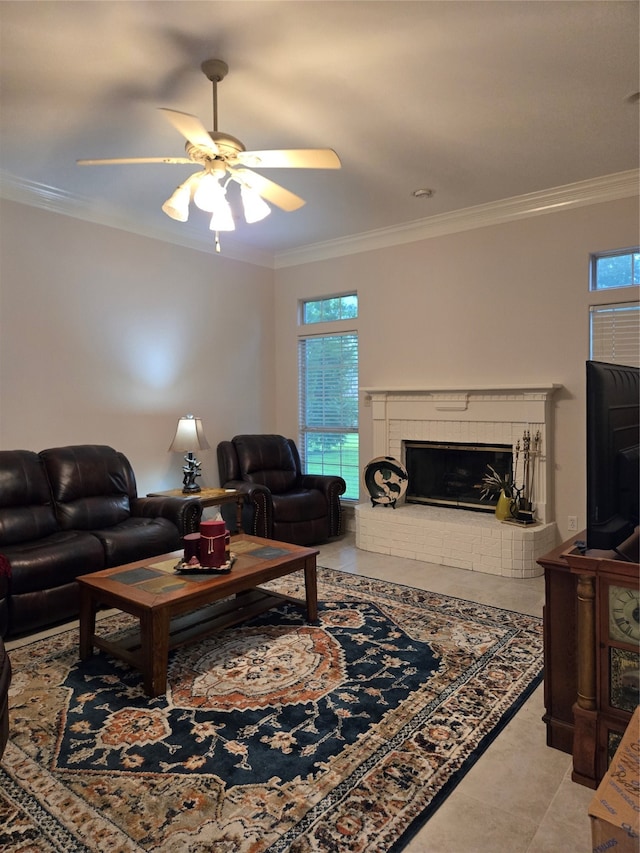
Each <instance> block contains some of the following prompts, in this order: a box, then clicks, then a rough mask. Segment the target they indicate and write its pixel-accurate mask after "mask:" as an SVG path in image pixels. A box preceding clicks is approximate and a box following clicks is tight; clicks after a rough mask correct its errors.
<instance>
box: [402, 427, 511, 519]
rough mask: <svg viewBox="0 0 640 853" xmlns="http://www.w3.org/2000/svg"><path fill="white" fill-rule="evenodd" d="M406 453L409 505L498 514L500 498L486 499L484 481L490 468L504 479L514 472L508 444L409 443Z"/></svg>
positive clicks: (405, 448) (406, 443)
mask: <svg viewBox="0 0 640 853" xmlns="http://www.w3.org/2000/svg"><path fill="white" fill-rule="evenodd" d="M404 451H405V467H406V469H407V473H408V475H409V484H408V487H407V493H406V501H407V502H408V503H422V504H433V505H435V506H446V507H456V508H459V509H473V510H479V511H486V512H494V510H495V506H496V501H497V496H495V497H491V496H489V497H487V498H486V499H484V500H483V499H482V497H481V494H482V490H483V486H482V478H483V477H484V475H485V474H487V473H488V472H489V468H488V466H489V465H491V467H492V468H494V469H495V470H496V471H497V472H498V473H499V474H501V475H503V474H506V473H507V472H510V471H511V461H512V448H511V446H510V445H506V444H500V445H495V444H462V443H460V444H458V443H455V442H446V443H438V442H431V441H405V442H404Z"/></svg>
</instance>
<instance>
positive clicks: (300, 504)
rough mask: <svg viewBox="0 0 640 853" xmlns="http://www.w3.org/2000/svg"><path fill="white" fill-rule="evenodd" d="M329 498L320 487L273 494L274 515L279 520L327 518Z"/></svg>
mask: <svg viewBox="0 0 640 853" xmlns="http://www.w3.org/2000/svg"><path fill="white" fill-rule="evenodd" d="M326 515H327V499H326V498H325V496H324V495H323V493H322V492H320V491H318V489H309V490H306V489H292V490H291V491H290V492H287V493H286V495H273V516H274V518H275V519H277V520H278V521H279V522H282V521H284V522H302V523H304V522H307V521H311V520H312V519H314V518H325V517H326Z"/></svg>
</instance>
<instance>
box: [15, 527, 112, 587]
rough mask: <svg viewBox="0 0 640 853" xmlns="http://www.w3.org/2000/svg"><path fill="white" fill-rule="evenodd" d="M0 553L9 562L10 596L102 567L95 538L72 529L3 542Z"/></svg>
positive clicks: (61, 583)
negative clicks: (19, 542) (18, 542)
mask: <svg viewBox="0 0 640 853" xmlns="http://www.w3.org/2000/svg"><path fill="white" fill-rule="evenodd" d="M3 555H4V556H5V557H6V558H7V560H8V561H9V564H10V566H11V578H10V580H9V589H10V592H11V596H16V595H21V594H22V593H25V592H34V591H35V590H43V589H50V588H52V587H56V586H62V585H63V584H66V583H69V582H70V581H73V580H75V578H77V576H78V575H84V574H88V573H89V572H96V571H99V570H100V569H104V568H105V561H104V552H103V549H102V545H101V544H100V542H99V541H98V539H97V538H96V537H95V536H92V535H91V534H90V533H84V532H82V531H76V530H60V531H58V532H57V533H53V534H51V536H46V537H44V538H42V539H37V540H34V541H33V542H23V543H22V544H19V545H9V546H7V547H4V546H3Z"/></svg>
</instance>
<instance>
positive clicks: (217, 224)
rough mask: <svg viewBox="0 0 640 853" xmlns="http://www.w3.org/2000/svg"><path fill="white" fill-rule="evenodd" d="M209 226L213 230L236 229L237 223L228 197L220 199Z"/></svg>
mask: <svg viewBox="0 0 640 853" xmlns="http://www.w3.org/2000/svg"><path fill="white" fill-rule="evenodd" d="M209 228H210V229H211V231H235V228H236V225H235V222H234V221H233V214H232V213H231V207H230V205H229V202H228V201H227V200H226V198H224V197H223V198H222V199H220V201H219V202H218V204H217V206H216V209H215V210H214V211H213V212H212V214H211V222H210V223H209Z"/></svg>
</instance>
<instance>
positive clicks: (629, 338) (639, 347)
mask: <svg viewBox="0 0 640 853" xmlns="http://www.w3.org/2000/svg"><path fill="white" fill-rule="evenodd" d="M589 315H590V326H591V358H592V359H594V360H595V361H606V362H610V363H613V364H628V365H633V366H635V367H640V303H638V302H634V303H632V302H626V303H619V304H615V305H598V306H592V307H591V308H590V309H589Z"/></svg>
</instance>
